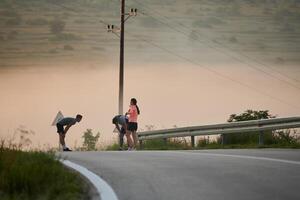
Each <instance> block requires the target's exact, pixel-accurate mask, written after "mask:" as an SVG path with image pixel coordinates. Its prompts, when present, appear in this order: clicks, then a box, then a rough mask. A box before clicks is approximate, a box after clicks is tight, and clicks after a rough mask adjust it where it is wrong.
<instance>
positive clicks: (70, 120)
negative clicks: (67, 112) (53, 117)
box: [56, 114, 82, 151]
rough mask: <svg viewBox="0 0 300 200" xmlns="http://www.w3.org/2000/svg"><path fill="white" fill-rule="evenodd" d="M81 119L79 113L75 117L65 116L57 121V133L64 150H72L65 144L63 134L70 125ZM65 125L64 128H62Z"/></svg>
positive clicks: (64, 134)
mask: <svg viewBox="0 0 300 200" xmlns="http://www.w3.org/2000/svg"><path fill="white" fill-rule="evenodd" d="M81 119H82V116H81V115H79V114H78V115H77V116H76V118H73V117H65V118H62V119H61V120H60V121H59V122H57V124H56V127H57V133H58V134H59V142H60V144H61V145H62V146H63V150H64V151H72V150H71V149H69V148H68V147H67V146H66V143H65V136H66V134H67V132H68V130H69V128H70V127H71V126H73V125H74V124H76V122H80V121H81ZM64 127H65V128H64Z"/></svg>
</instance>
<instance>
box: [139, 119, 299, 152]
mask: <svg viewBox="0 0 300 200" xmlns="http://www.w3.org/2000/svg"><path fill="white" fill-rule="evenodd" d="M289 128H300V117H288V118H273V119H262V120H251V121H242V122H231V123H224V124H213V125H204V126H191V127H182V128H172V129H164V130H155V131H144V132H139V133H138V137H139V141H140V144H142V142H143V140H150V139H164V140H165V141H167V140H166V139H167V138H174V137H188V136H190V137H191V145H192V147H194V146H195V136H204V135H219V134H220V135H221V136H222V144H224V135H225V134H229V133H250V132H256V133H257V132H259V144H260V145H262V144H263V143H264V142H263V134H264V131H275V130H281V129H289Z"/></svg>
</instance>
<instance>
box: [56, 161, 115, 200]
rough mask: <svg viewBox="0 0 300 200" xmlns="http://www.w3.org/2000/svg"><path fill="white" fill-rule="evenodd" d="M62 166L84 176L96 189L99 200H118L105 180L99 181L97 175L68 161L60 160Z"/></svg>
mask: <svg viewBox="0 0 300 200" xmlns="http://www.w3.org/2000/svg"><path fill="white" fill-rule="evenodd" d="M60 161H61V162H62V163H63V164H64V165H66V166H68V167H70V168H72V169H74V170H76V171H78V172H79V173H81V174H82V175H83V176H85V177H86V178H87V179H88V180H89V181H90V182H91V183H92V184H93V185H94V187H95V188H96V189H97V191H98V193H99V194H100V196H101V200H118V197H117V195H116V193H115V192H114V190H113V189H112V188H111V187H110V185H108V183H106V181H105V180H103V179H101V178H100V177H99V176H98V175H96V174H95V173H93V172H91V171H90V170H88V169H87V168H85V167H83V166H81V165H78V164H76V163H73V162H71V161H69V160H60Z"/></svg>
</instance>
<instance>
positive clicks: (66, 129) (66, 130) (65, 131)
mask: <svg viewBox="0 0 300 200" xmlns="http://www.w3.org/2000/svg"><path fill="white" fill-rule="evenodd" d="M72 125H73V124H69V125H67V126H66V128H65V130H64V134H66V133H67V132H68V130H69V128H70V127H71V126H72Z"/></svg>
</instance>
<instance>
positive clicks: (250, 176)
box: [62, 149, 300, 200]
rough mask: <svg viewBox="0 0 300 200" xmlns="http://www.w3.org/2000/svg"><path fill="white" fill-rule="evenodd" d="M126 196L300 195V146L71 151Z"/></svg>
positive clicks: (150, 199) (212, 199)
mask: <svg viewBox="0 0 300 200" xmlns="http://www.w3.org/2000/svg"><path fill="white" fill-rule="evenodd" d="M62 156H63V157H64V158H66V159H68V160H70V161H72V162H75V163H77V164H80V165H82V166H84V167H86V168H88V169H89V170H91V171H92V172H94V173H96V174H97V175H99V176H100V177H102V178H103V179H104V180H105V181H106V182H107V183H108V184H109V185H110V186H111V187H112V188H113V189H114V191H115V192H116V194H117V196H118V198H119V199H120V200H135V199H136V200H160V199H161V200H164V199H168V200H169V199H170V200H177V199H178V200H189V199H199V200H202V199H203V200H220V199H228V200H247V199H249V200H256V199H261V200H268V199H272V200H276V199H282V200H292V199H295V200H296V199H297V200H299V199H300V191H298V190H299V189H300V150H274V149H261V150H259V149H258V150H200V151H131V152H126V151H124V152H68V153H62Z"/></svg>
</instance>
